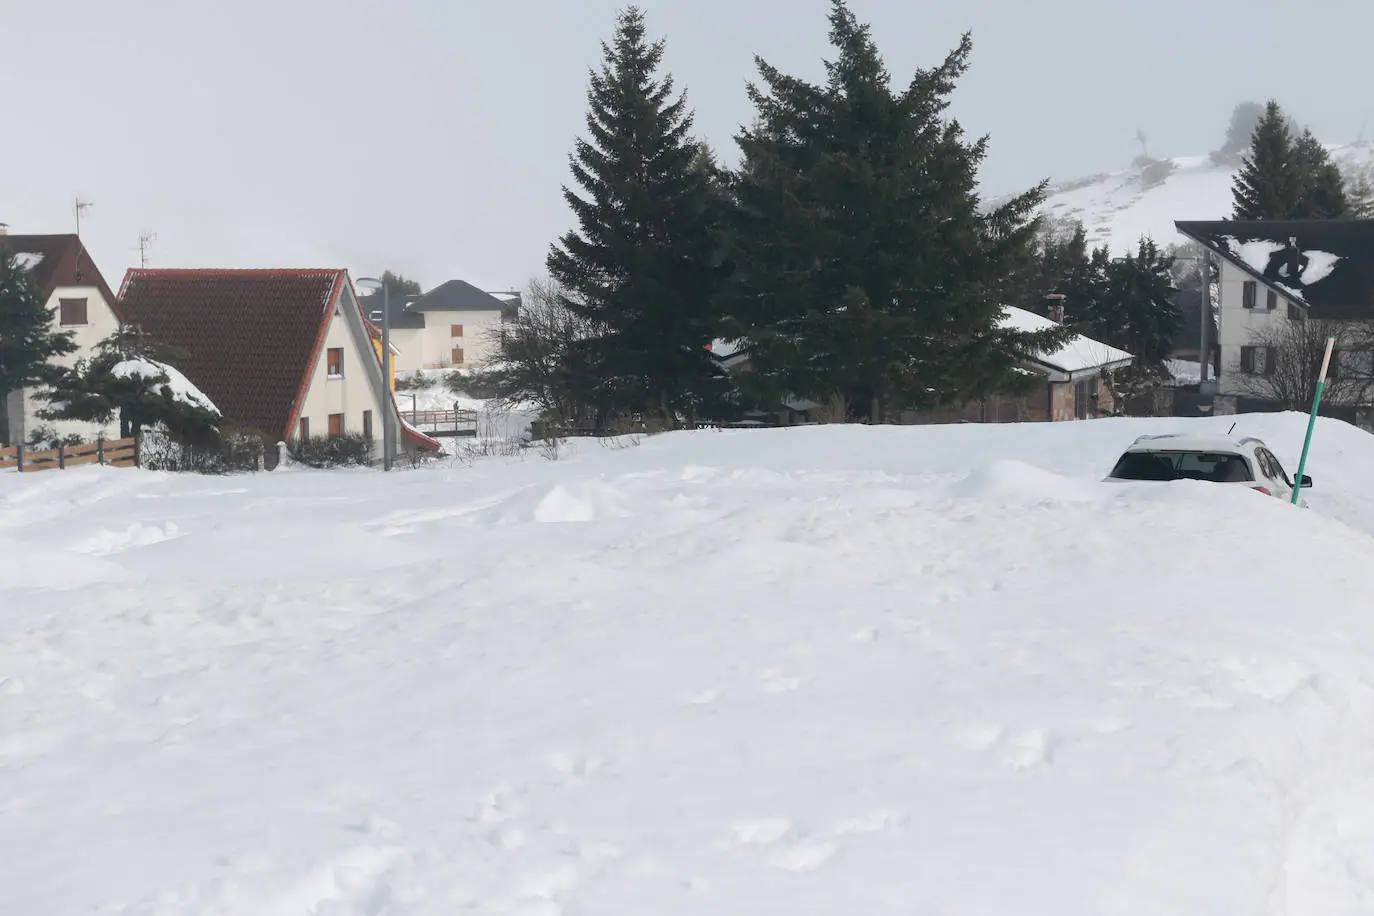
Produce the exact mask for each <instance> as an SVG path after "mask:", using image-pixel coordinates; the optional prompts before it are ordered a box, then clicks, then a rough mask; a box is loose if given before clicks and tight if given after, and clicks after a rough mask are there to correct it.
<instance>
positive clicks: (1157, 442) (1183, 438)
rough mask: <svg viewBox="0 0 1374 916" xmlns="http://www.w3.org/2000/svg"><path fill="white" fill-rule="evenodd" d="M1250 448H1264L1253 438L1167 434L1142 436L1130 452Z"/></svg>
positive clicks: (1231, 450) (1208, 450)
mask: <svg viewBox="0 0 1374 916" xmlns="http://www.w3.org/2000/svg"><path fill="white" fill-rule="evenodd" d="M1248 447H1255V448H1264V447H1265V445H1264V443H1263V442H1261V441H1260V440H1259V439H1256V438H1255V437H1253V436H1199V435H1195V434H1192V433H1165V434H1164V435H1158V436H1141V437H1140V438H1138V439H1136V440H1135V441H1134V442H1132V443H1131V446H1130V448H1128V449H1127V451H1129V452H1159V451H1181V452H1243V451H1245V450H1246V448H1248Z"/></svg>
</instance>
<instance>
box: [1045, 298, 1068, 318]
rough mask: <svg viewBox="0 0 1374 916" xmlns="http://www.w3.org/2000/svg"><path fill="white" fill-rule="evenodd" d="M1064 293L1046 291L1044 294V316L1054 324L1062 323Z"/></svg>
mask: <svg viewBox="0 0 1374 916" xmlns="http://www.w3.org/2000/svg"><path fill="white" fill-rule="evenodd" d="M1064 298H1065V296H1064V294H1063V293H1048V294H1047V295H1046V296H1045V317H1046V318H1048V319H1049V320H1050V321H1053V322H1054V323H1055V324H1063V323H1064Z"/></svg>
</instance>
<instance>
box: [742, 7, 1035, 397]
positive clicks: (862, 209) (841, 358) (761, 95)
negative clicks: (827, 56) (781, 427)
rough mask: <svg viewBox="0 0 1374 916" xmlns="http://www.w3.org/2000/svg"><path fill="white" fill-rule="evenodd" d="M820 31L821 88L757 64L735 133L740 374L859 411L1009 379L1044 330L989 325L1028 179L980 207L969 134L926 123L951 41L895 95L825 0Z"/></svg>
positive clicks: (866, 41)
mask: <svg viewBox="0 0 1374 916" xmlns="http://www.w3.org/2000/svg"><path fill="white" fill-rule="evenodd" d="M830 42H831V44H832V45H833V47H834V49H835V58H834V60H832V61H829V62H827V63H826V71H827V75H828V79H827V81H826V83H825V84H824V85H813V84H810V83H807V82H805V81H803V80H800V79H797V78H795V77H792V76H788V75H786V74H784V73H782V72H781V71H779V70H778V69H776V68H775V67H772V66H770V65H769V64H768V63H766V62H765V61H763V60H761V59H760V60H758V61H757V65H758V69H759V75H760V78H761V81H762V82H761V85H751V86H750V88H749V95H750V98H751V99H752V101H753V103H754V105H755V106H756V108H757V118H756V121H755V123H754V124H753V126H751V127H749V128H747V129H745V130H743V131H742V132H741V133H740V134H739V135H738V137H737V138H736V140H737V142H738V144H739V146H740V149H741V151H742V153H743V161H742V164H741V166H740V170H739V173H738V175H737V176H736V180H735V187H734V190H735V196H736V201H737V207H736V210H735V214H734V218H733V220H732V224H731V226H730V230H729V233H728V240H729V241H728V250H729V253H730V258H731V261H732V263H733V265H734V269H735V273H734V276H733V278H732V283H731V284H730V286H729V288H728V290H727V292H726V295H725V297H724V300H725V304H726V311H727V314H728V315H729V322H730V325H731V331H732V334H733V336H735V337H738V338H741V339H743V340H745V341H746V342H747V345H748V347H749V353H750V360H751V366H752V369H753V371H752V372H751V373H749V374H748V376H747V378H746V381H747V382H749V383H751V384H752V385H753V386H754V387H755V389H756V391H757V393H758V394H760V395H763V396H767V397H771V398H781V397H785V396H787V395H789V394H790V395H795V396H802V397H808V398H812V399H814V400H817V401H822V402H833V401H834V400H835V399H837V398H838V399H839V400H840V401H841V402H843V403H844V404H845V406H846V408H847V412H849V413H850V414H858V415H867V416H869V417H870V418H871V419H872V420H875V421H877V420H880V419H881V418H882V416H883V414H884V411H886V410H889V409H894V408H895V409H901V408H919V407H926V406H932V405H937V404H942V403H949V402H953V401H957V400H960V399H963V398H971V397H977V396H980V395H982V394H985V393H987V392H989V391H991V390H993V389H995V388H997V387H999V386H1004V385H1007V384H1009V383H1010V382H1011V380H1012V379H1013V378H1014V376H1015V373H1013V372H1012V368H1013V367H1014V366H1015V364H1016V362H1017V360H1018V359H1019V358H1020V357H1023V356H1024V355H1025V353H1026V352H1027V350H1028V349H1031V348H1034V347H1035V346H1043V345H1044V344H1045V343H1046V341H1047V340H1048V337H1044V336H1040V337H1036V336H1034V335H1025V334H1018V333H1016V332H1014V331H1010V330H1007V329H1004V328H1003V327H1001V326H1000V319H1001V314H1002V303H1003V302H1004V301H1006V300H1005V299H1004V298H1003V295H1004V294H1008V293H1010V292H1011V290H1010V288H1009V287H1010V285H1011V284H1010V283H1009V282H1008V281H1009V279H1010V278H1011V277H1013V276H1014V274H1015V268H1016V266H1017V265H1018V264H1020V263H1021V262H1022V261H1023V259H1024V254H1025V251H1026V248H1027V246H1028V244H1029V243H1030V242H1031V241H1032V239H1033V237H1034V233H1035V229H1036V224H1035V221H1034V219H1033V213H1034V211H1035V209H1036V208H1037V207H1038V205H1039V203H1040V201H1041V199H1042V196H1043V186H1041V187H1038V188H1036V189H1034V190H1032V191H1030V192H1028V193H1025V194H1022V195H1020V196H1017V197H1015V198H1014V199H1012V200H1010V201H1009V202H1007V203H1006V204H1004V205H1002V206H1000V207H998V208H996V209H994V210H992V211H991V212H989V213H987V214H984V213H982V212H981V211H980V201H979V199H978V194H977V188H976V181H977V170H978V167H979V165H980V163H981V162H982V160H983V157H984V155H985V152H986V148H987V143H986V139H980V140H976V141H973V142H969V141H967V140H966V139H965V137H964V134H963V130H962V128H961V127H960V126H959V124H958V122H956V121H952V120H946V119H945V118H944V117H943V115H944V112H945V109H946V108H947V106H948V98H949V95H950V93H951V92H952V91H953V89H954V85H955V81H956V80H957V79H958V78H959V76H960V75H961V74H963V73H964V71H965V70H966V69H967V66H968V57H969V53H970V50H971V42H970V39H969V37H968V36H967V35H965V36H964V38H963V40H962V41H961V42H960V44H959V47H958V48H956V49H955V50H954V51H953V52H951V53H950V55H949V56H948V57H947V58H946V59H945V60H944V61H943V62H942V63H941V64H940V65H939V66H937V67H935V68H934V69H930V70H920V71H918V72H917V73H916V74H915V77H914V78H913V79H912V80H911V82H910V83H909V84H908V85H907V86H906V87H905V88H904V89H903V90H901V91H900V92H896V93H894V92H893V91H892V88H891V85H890V80H889V76H888V72H887V70H886V68H885V67H884V65H883V62H882V60H881V58H880V57H879V55H878V51H877V48H876V47H875V45H874V42H873V40H872V38H871V36H870V33H869V28H868V26H866V25H862V24H860V23H859V22H858V21H857V20H856V19H855V17H854V15H853V14H852V13H851V12H850V11H849V9H848V8H847V7H846V6H845V4H844V3H843V2H842V0H833V5H832V9H831V12H830ZM1052 333H1054V332H1052ZM775 403H776V401H775Z"/></svg>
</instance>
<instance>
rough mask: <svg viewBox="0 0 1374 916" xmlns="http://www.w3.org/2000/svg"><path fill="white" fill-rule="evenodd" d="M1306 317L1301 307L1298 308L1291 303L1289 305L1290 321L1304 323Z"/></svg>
mask: <svg viewBox="0 0 1374 916" xmlns="http://www.w3.org/2000/svg"><path fill="white" fill-rule="evenodd" d="M1304 317H1306V316H1304V315H1303V312H1302V308H1301V307H1300V306H1296V305H1294V304H1293V303H1291V302H1290V303H1288V320H1289V321H1302V320H1303V318H1304Z"/></svg>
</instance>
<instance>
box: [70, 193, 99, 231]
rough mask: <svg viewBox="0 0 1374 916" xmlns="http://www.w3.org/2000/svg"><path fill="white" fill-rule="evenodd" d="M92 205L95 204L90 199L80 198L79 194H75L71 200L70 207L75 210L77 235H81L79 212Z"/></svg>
mask: <svg viewBox="0 0 1374 916" xmlns="http://www.w3.org/2000/svg"><path fill="white" fill-rule="evenodd" d="M94 206H95V204H94V203H92V202H91V201H89V200H82V199H81V195H80V194H78V195H76V198H75V200H74V201H73V205H72V209H73V210H74V211H75V212H76V234H77V235H78V236H79V235H81V214H82V213H85V212H86V211H87V210H89V209H90V208H91V207H94Z"/></svg>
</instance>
